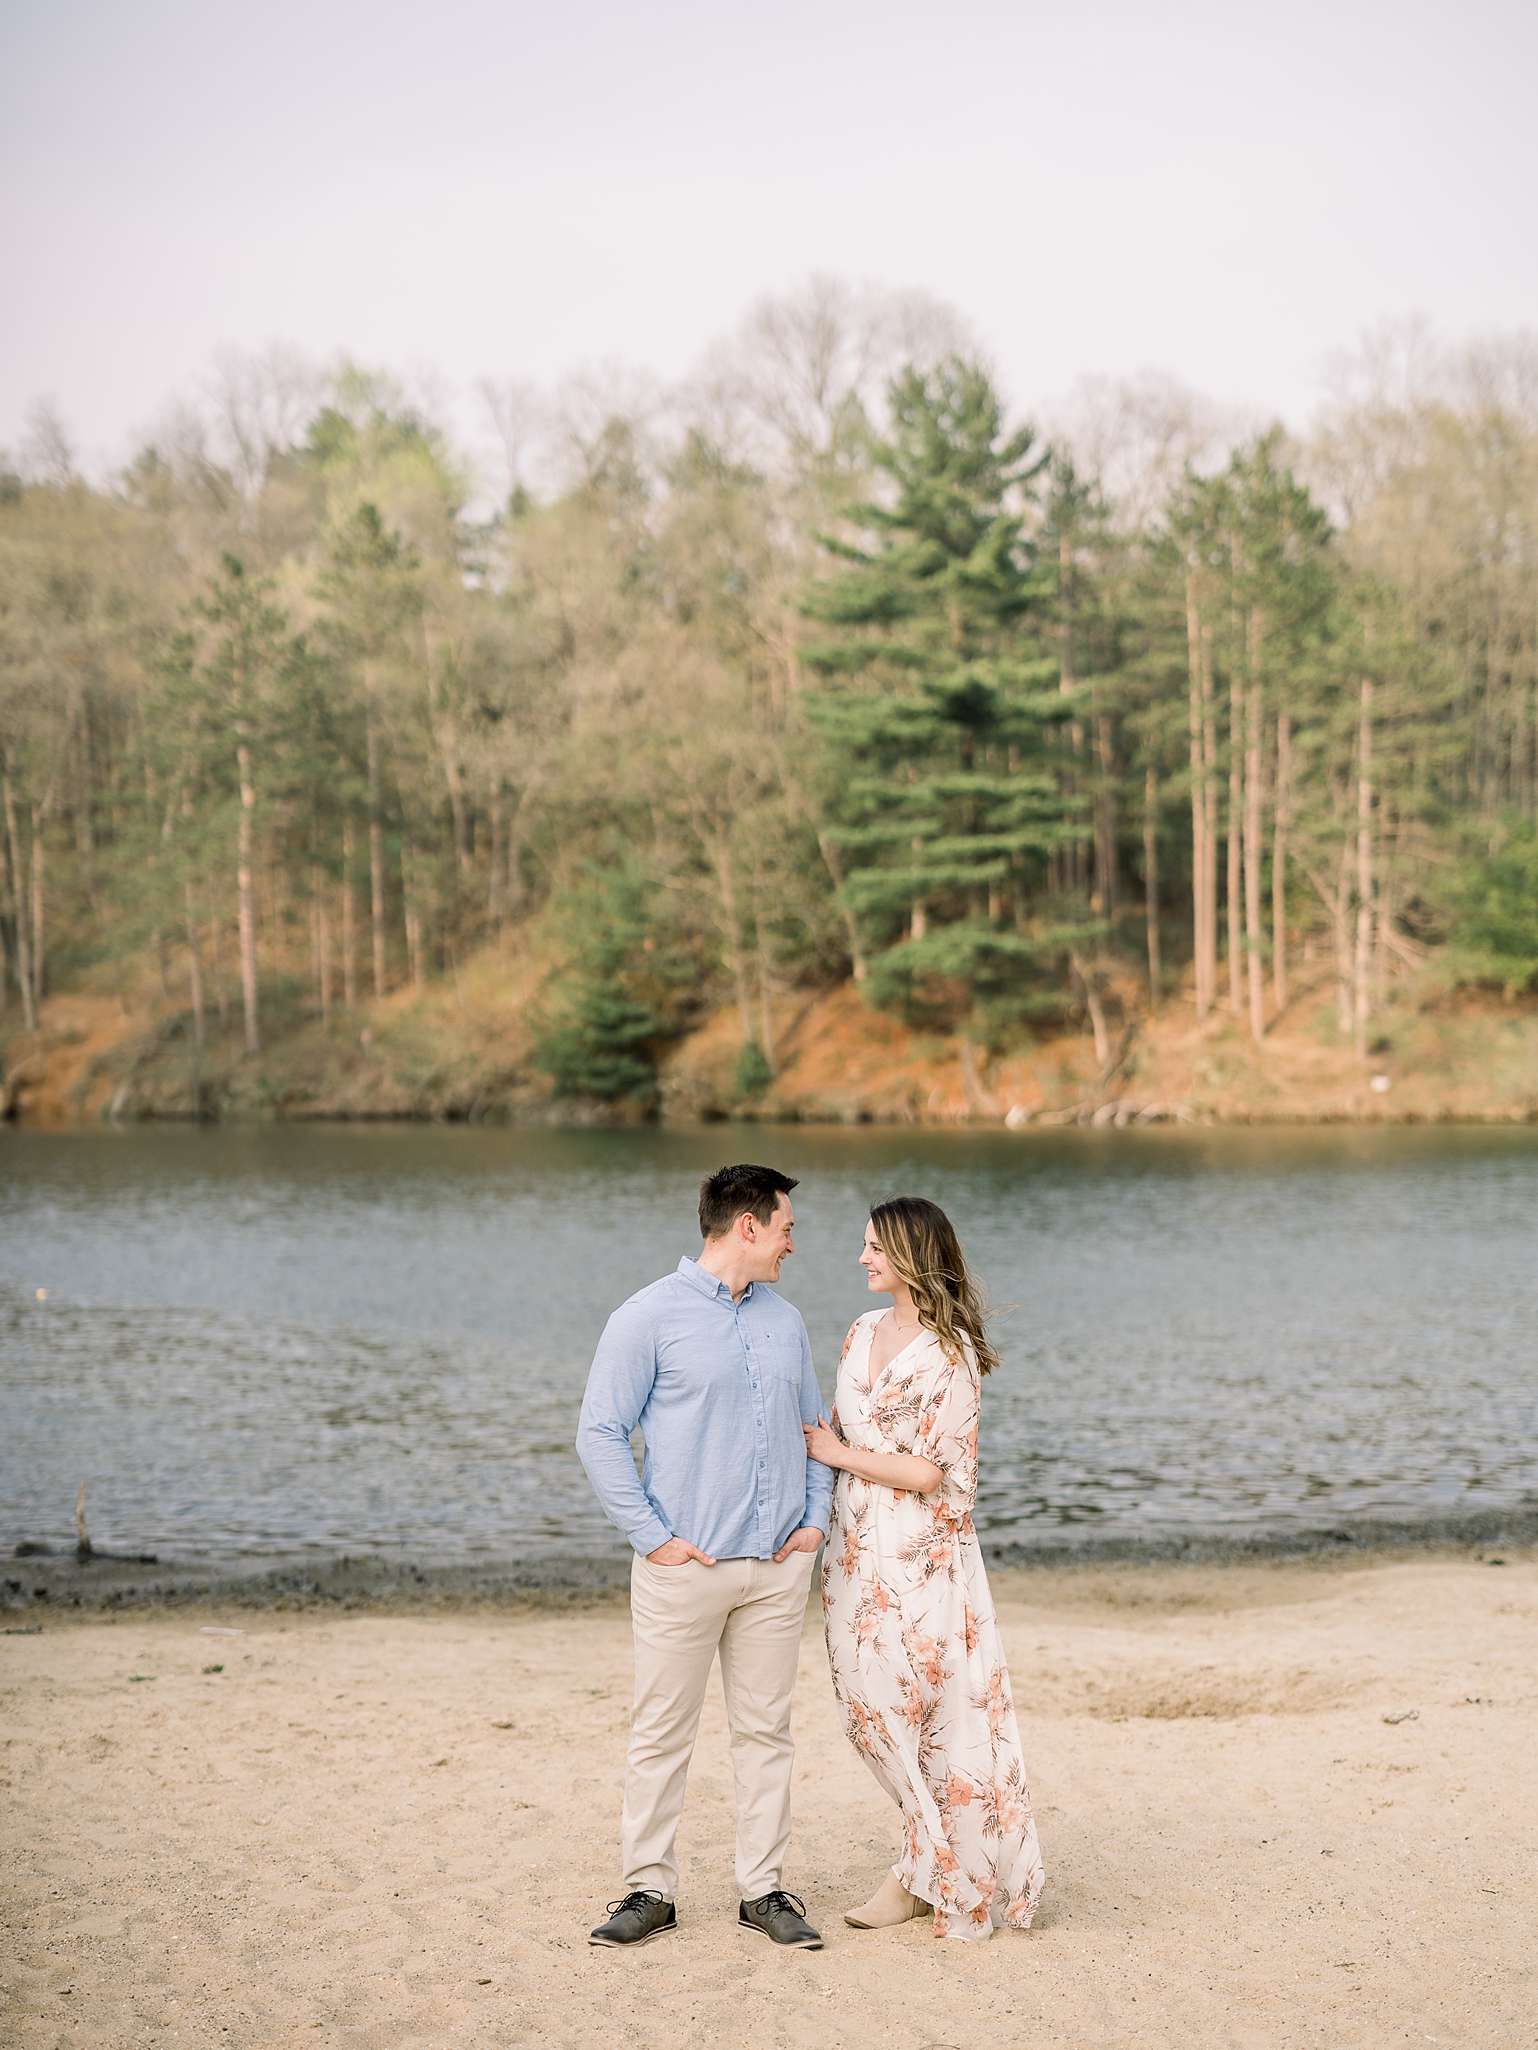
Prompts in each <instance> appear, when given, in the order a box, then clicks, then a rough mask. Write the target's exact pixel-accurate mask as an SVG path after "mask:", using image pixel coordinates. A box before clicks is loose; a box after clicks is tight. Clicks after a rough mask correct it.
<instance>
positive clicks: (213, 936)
mask: <svg viewBox="0 0 1538 2050" xmlns="http://www.w3.org/2000/svg"><path fill="white" fill-rule="evenodd" d="M203 880H204V886H205V888H207V890H208V911H209V919H208V944H209V951H210V954H211V956H212V959H213V970H214V1001H215V1002H216V1003H217V1005H218V1006H219V1030H220V1031H221V1032H228V1031H229V1029H230V993H229V991H228V990H227V989H226V988H225V986H224V957H223V955H222V953H221V952H220V948H219V899H218V896H217V895H216V894H215V892H214V890H213V888H212V886H211V885H210V884H209V882H208V878H207V876H205V877H204V879H203Z"/></svg>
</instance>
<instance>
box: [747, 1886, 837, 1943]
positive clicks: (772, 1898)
mask: <svg viewBox="0 0 1538 2050" xmlns="http://www.w3.org/2000/svg"><path fill="white" fill-rule="evenodd" d="M737 1926H738V1927H739V1928H741V1929H756V1930H757V1931H758V1932H759V1934H760V1935H761V1936H767V1937H768V1938H769V1940H770V1941H771V1942H772V1943H788V1944H791V1945H793V1946H794V1947H795V1948H796V1949H798V1950H821V1949H822V1938H821V1937H820V1936H819V1935H818V1933H817V1931H816V1930H815V1929H814V1928H813V1927H812V1925H811V1923H810V1922H809V1921H808V1920H807V1919H806V1902H805V1901H803V1900H797V1898H796V1896H795V1895H794V1894H793V1893H782V1892H781V1890H780V1888H779V1887H776V1888H775V1889H774V1892H773V1893H766V1894H765V1895H764V1897H763V1899H762V1900H757V1901H743V1902H742V1903H741V1905H740V1906H739V1907H738V1909H737Z"/></svg>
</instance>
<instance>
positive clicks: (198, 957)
mask: <svg viewBox="0 0 1538 2050" xmlns="http://www.w3.org/2000/svg"><path fill="white" fill-rule="evenodd" d="M186 898H187V973H188V978H189V980H190V982H191V984H192V1037H193V1043H194V1044H195V1045H197V1046H201V1045H202V1044H203V956H202V954H201V952H200V951H199V948H198V900H197V896H196V893H195V892H194V890H193V887H192V878H191V876H188V877H187V880H186Z"/></svg>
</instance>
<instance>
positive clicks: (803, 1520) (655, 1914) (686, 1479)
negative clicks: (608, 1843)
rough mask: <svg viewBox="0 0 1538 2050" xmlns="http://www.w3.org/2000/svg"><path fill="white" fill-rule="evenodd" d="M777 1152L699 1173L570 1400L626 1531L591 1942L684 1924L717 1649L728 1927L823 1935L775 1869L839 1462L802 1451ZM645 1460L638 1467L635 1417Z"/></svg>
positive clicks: (796, 1330)
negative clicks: (612, 1779) (597, 1917)
mask: <svg viewBox="0 0 1538 2050" xmlns="http://www.w3.org/2000/svg"><path fill="white" fill-rule="evenodd" d="M795 1186H796V1183H795V1181H794V1179H793V1178H792V1177H791V1176H790V1175H784V1174H781V1173H779V1172H778V1170H777V1169H775V1168H772V1167H723V1168H721V1169H720V1170H719V1171H718V1172H717V1173H715V1174H713V1175H707V1176H706V1178H705V1180H704V1181H703V1182H702V1183H701V1184H700V1231H701V1233H702V1234H703V1236H704V1240H705V1245H704V1250H703V1251H702V1252H701V1254H700V1257H699V1259H698V1260H690V1259H683V1260H680V1261H679V1263H678V1270H677V1272H676V1273H674V1274H670V1275H668V1276H667V1277H666V1278H665V1279H664V1280H662V1281H654V1282H653V1283H652V1285H651V1286H650V1288H643V1289H642V1290H641V1292H640V1294H639V1295H634V1296H632V1297H631V1298H630V1300H629V1302H628V1303H625V1304H624V1305H623V1306H622V1307H621V1308H620V1309H618V1310H616V1311H615V1313H614V1315H613V1316H612V1317H611V1318H610V1319H609V1322H608V1325H607V1327H606V1329H605V1331H604V1334H603V1337H602V1339H601V1340H600V1341H599V1346H598V1351H597V1354H596V1356H595V1357H594V1360H593V1369H592V1372H591V1373H590V1374H589V1376H588V1383H587V1393H586V1395H585V1396H584V1397H583V1401H582V1421H581V1423H580V1424H579V1426H578V1429H577V1451H578V1453H579V1454H580V1455H581V1459H582V1464H583V1466H584V1467H585V1468H586V1469H587V1476H588V1479H589V1480H590V1481H591V1482H592V1484H593V1488H594V1491H595V1493H596V1494H597V1496H598V1499H599V1502H600V1503H601V1504H602V1506H603V1509H604V1513H605V1514H606V1515H607V1516H608V1517H609V1519H610V1520H611V1522H613V1523H615V1524H617V1525H618V1527H619V1528H620V1529H621V1530H622V1531H623V1532H624V1533H625V1535H626V1537H628V1538H629V1540H630V1542H631V1545H632V1546H633V1547H634V1550H635V1558H634V1559H633V1560H632V1562H631V1570H630V1619H631V1626H632V1629H633V1632H634V1636H635V1708H634V1711H633V1712H632V1715H631V1722H630V1750H629V1755H628V1757H627V1759H626V1764H625V1806H624V1814H623V1817H622V1820H621V1824H620V1851H621V1859H622V1862H623V1867H624V1898H623V1899H622V1900H621V1901H619V1902H617V1903H611V1907H610V1912H609V1919H608V1920H607V1921H606V1922H604V1923H603V1924H602V1925H601V1926H600V1927H599V1928H597V1929H595V1930H594V1931H593V1933H592V1935H591V1937H590V1938H589V1941H590V1942H592V1943H596V1944H602V1945H606V1946H616V1945H622V1944H631V1943H649V1942H650V1941H651V1940H652V1939H653V1938H654V1937H657V1936H665V1935H666V1934H668V1932H669V1931H670V1930H673V1929H676V1928H677V1927H678V1915H677V1909H676V1907H675V1905H674V1896H675V1894H676V1892H677V1888H678V1861H677V1859H676V1857H675V1856H674V1851H673V1843H674V1838H675V1837H676V1836H677V1833H678V1821H679V1817H680V1815H681V1814H682V1813H683V1805H684V1786H685V1782H686V1781H687V1779H688V1774H689V1758H690V1755H691V1753H692V1752H693V1750H694V1738H695V1732H696V1731H697V1730H698V1728H699V1722H700V1710H701V1708H702V1707H703V1705H704V1700H705V1684H706V1681H707V1680H708V1679H709V1677H710V1662H711V1658H712V1656H713V1655H714V1654H716V1653H717V1652H719V1654H720V1658H721V1688H722V1692H723V1693H724V1695H725V1697H726V1715H727V1721H728V1723H729V1724H730V1726H731V1737H732V1769H733V1778H734V1780H735V1782H736V1788H737V1890H738V1892H739V1894H740V1895H741V1897H742V1898H741V1902H740V1905H739V1907H738V1911H737V1920H738V1924H739V1926H740V1927H741V1928H744V1929H751V1930H756V1931H758V1932H759V1933H760V1934H762V1935H765V1936H767V1937H769V1938H770V1939H771V1940H772V1941H773V1942H775V1943H784V1944H792V1945H796V1946H799V1947H800V1948H802V1949H806V1950H820V1949H821V1948H822V1938H821V1937H820V1936H819V1935H818V1933H817V1931H816V1930H815V1929H814V1928H812V1926H811V1924H810V1923H809V1922H808V1921H807V1919H806V1909H805V1904H804V1903H803V1902H801V1901H799V1900H797V1899H796V1897H795V1896H794V1895H793V1894H788V1893H786V1892H785V1891H784V1890H783V1888H782V1887H781V1884H780V1882H781V1879H782V1878H783V1876H784V1873H783V1866H784V1860H785V1851H786V1847H787V1845H788V1844H789V1842H790V1774H791V1766H792V1763H793V1761H794V1756H795V1750H794V1746H793V1744H792V1742H791V1736H790V1700H791V1693H792V1690H793V1689H794V1687H795V1682H796V1660H797V1654H798V1652H799V1650H800V1645H801V1624H802V1619H803V1617H804V1615H805V1612H806V1598H807V1589H808V1587H809V1585H810V1583H811V1577H812V1562H813V1559H814V1558H815V1555H816V1552H817V1547H818V1546H819V1544H821V1542H822V1540H823V1537H824V1535H825V1533H826V1531H827V1528H828V1511H829V1507H830V1504H831V1501H832V1493H833V1476H832V1473H831V1472H830V1471H829V1469H828V1468H827V1467H825V1466H821V1465H818V1464H816V1463H815V1462H810V1461H808V1459H807V1457H806V1440H805V1438H804V1436H803V1435H802V1428H801V1427H802V1425H803V1424H814V1423H816V1422H817V1420H818V1417H819V1415H820V1414H821V1407H822V1401H821V1395H820V1392H819V1390H818V1386H817V1376H816V1373H815V1372H814V1370H813V1367H812V1348H811V1345H810V1343H809V1341H808V1339H807V1335H806V1326H805V1324H803V1323H802V1321H801V1313H800V1312H799V1311H798V1310H795V1309H793V1308H792V1307H791V1305H790V1304H789V1303H787V1302H784V1301H782V1300H781V1298H780V1297H779V1296H777V1295H776V1294H775V1293H774V1291H773V1289H772V1288H770V1287H769V1283H770V1282H772V1281H777V1280H778V1279H779V1274H780V1268H781V1267H782V1266H783V1265H784V1263H785V1260H786V1259H787V1257H788V1256H789V1255H790V1254H791V1253H793V1252H794V1251H795V1246H794V1244H793V1243H792V1239H791V1233H792V1230H793V1229H794V1226H795V1217H794V1214H793V1212H792V1210H791V1203H790V1192H791V1190H792V1189H793V1188H795ZM637 1424H639V1425H640V1427H641V1430H642V1433H643V1435H644V1437H645V1440H646V1459H645V1464H644V1465H643V1467H642V1470H641V1474H640V1477H639V1479H638V1478H637V1476H636V1469H635V1460H634V1458H633V1457H632V1455H631V1450H630V1434H631V1432H632V1431H633V1430H634V1429H635V1427H636V1425H637Z"/></svg>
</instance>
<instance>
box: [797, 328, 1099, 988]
mask: <svg viewBox="0 0 1538 2050" xmlns="http://www.w3.org/2000/svg"><path fill="white" fill-rule="evenodd" d="M890 409H891V420H892V427H891V432H890V434H889V436H888V437H887V438H886V439H885V440H884V441H882V442H879V443H878V444H877V446H876V448H875V451H874V470H875V474H876V478H877V482H878V489H879V491H880V495H879V496H878V498H877V499H876V500H875V501H874V502H871V503H867V504H863V505H860V506H856V507H854V508H853V509H852V510H851V512H850V514H849V521H850V524H851V525H852V526H853V527H854V528H855V529H856V530H858V531H859V532H860V533H861V535H862V537H863V545H862V543H861V542H851V541H847V540H840V539H829V540H826V541H825V543H824V545H825V547H826V548H827V549H828V551H829V553H830V554H831V555H832V556H833V557H834V558H835V560H836V561H837V562H838V563H839V564H840V565H841V567H840V569H839V570H838V571H837V572H836V573H835V574H834V575H832V576H830V577H826V578H824V579H822V580H820V581H818V582H816V583H814V584H813V585H812V586H811V588H810V589H809V591H808V592H807V594H806V597H805V600H804V611H805V612H806V614H807V615H808V616H809V617H810V618H813V619H815V620H818V621H820V622H821V623H822V624H823V625H824V627H825V628H829V629H833V630H834V631H833V632H831V633H830V634H829V635H828V637H827V638H825V639H823V640H821V641H819V642H816V643H814V644H812V645H811V646H809V647H807V648H805V649H803V650H802V660H803V662H804V664H805V666H806V667H807V668H808V669H809V670H811V671H812V672H813V673H814V674H815V675H816V676H817V677H818V678H819V679H820V687H819V688H817V689H815V690H813V691H811V692H809V693H808V695H807V698H806V701H805V709H806V712H807V716H808V719H809V721H810V723H811V725H812V727H813V729H814V731H815V733H816V735H817V736H818V739H819V740H820V743H821V748H822V761H821V769H822V775H823V780H824V785H825V788H826V789H827V791H828V805H827V809H828V811H829V813H830V815H831V819H832V823H831V825H830V827H829V833H830V837H831V838H832V839H834V840H835V842H836V843H838V844H839V845H840V846H841V847H842V849H843V851H844V865H845V882H844V893H845V896H846V900H847V902H848V904H849V906H850V908H851V910H852V911H853V913H854V915H855V916H856V918H857V919H858V921H859V923H860V928H861V932H862V936H863V937H864V938H865V939H866V941H867V943H868V945H869V946H870V947H871V948H872V950H875V949H881V950H882V951H880V952H877V953H874V958H873V959H872V960H871V964H870V975H869V980H868V983H867V988H868V992H869V994H870V995H871V997H872V999H873V1000H874V1001H876V1002H878V1003H884V1004H888V1005H893V1006H897V1007H900V1008H903V1009H905V1010H907V1011H909V1012H910V1013H912V1014H914V1015H919V1014H922V1013H924V1012H926V1011H930V1012H939V1011H944V1010H946V1009H947V1008H950V1009H952V1010H954V1008H955V1005H956V1003H957V1001H958V995H957V988H958V986H960V985H965V986H967V987H969V988H970V989H973V990H975V991H976V992H977V993H978V995H979V997H980V999H981V1001H982V1008H983V1009H984V1011H985V1012H996V1011H997V1010H998V1009H999V1007H1000V1006H1001V1005H1002V1006H1004V1007H1005V1008H1008V1006H1009V1004H1010V1002H1011V1000H1012V999H1016V998H1017V999H1019V1000H1021V1001H1023V1000H1024V990H1025V986H1026V984H1027V983H1028V981H1029V979H1030V976H1031V972H1032V971H1033V970H1034V969H1035V968H1036V967H1037V966H1038V964H1039V963H1040V962H1041V960H1042V957H1043V956H1044V955H1050V954H1053V953H1060V952H1061V951H1062V945H1063V942H1062V935H1061V934H1057V933H1042V932H1039V931H1033V929H1032V921H1031V919H1030V916H1029V908H1028V907H1029V904H1030V899H1031V894H1032V891H1033V887H1034V886H1035V885H1036V884H1037V883H1038V882H1039V880H1040V878H1041V874H1042V870H1043V864H1044V861H1045V857H1046V856H1047V855H1048V853H1049V852H1050V851H1051V850H1052V849H1053V848H1054V847H1056V846H1057V845H1058V844H1059V843H1060V842H1061V840H1062V838H1063V836H1064V833H1065V830H1066V824H1065V804H1064V799H1063V796H1062V794H1061V790H1060V785H1059V779H1058V776H1057V773H1056V765H1055V763H1054V761H1053V760H1052V758H1051V757H1050V756H1049V754H1048V753H1047V750H1046V748H1045V746H1044V740H1043V736H1044V734H1045V732H1046V731H1047V730H1048V729H1049V727H1050V726H1051V725H1053V724H1054V723H1056V722H1059V721H1061V720H1062V719H1063V718H1064V717H1065V716H1066V713H1067V708H1066V707H1065V705H1064V703H1063V701H1062V699H1061V697H1060V694H1058V693H1057V692H1055V691H1054V690H1052V688H1051V687H1052V686H1053V685H1054V684H1055V683H1056V681H1057V677H1058V661H1057V658H1056V656H1055V655H1053V654H1051V653H1048V652H1046V651H1044V649H1043V647H1042V644H1041V637H1040V634H1039V632H1038V630H1037V627H1036V621H1035V615H1036V614H1037V613H1038V612H1039V610H1040V608H1041V605H1042V600H1043V597H1044V594H1045V591H1046V588H1047V580H1046V579H1045V578H1044V577H1043V575H1042V573H1041V571H1040V568H1039V566H1038V564H1037V562H1036V560H1035V555H1034V551H1033V550H1032V548H1031V546H1030V544H1029V542H1028V541H1027V539H1026V536H1025V532H1024V523H1025V513H1026V509H1027V506H1028V503H1029V500H1030V497H1031V495H1032V493H1033V491H1034V488H1035V479H1036V478H1037V476H1038V475H1039V473H1040V471H1041V468H1042V465H1043V461H1044V458H1043V457H1042V456H1041V455H1039V454H1038V453H1036V452H1035V450H1034V437H1033V435H1032V434H1031V432H1030V431H1029V430H1028V429H1022V430H1020V431H1017V432H1015V433H1009V432H1007V431H1006V428H1005V424H1004V416H1003V407H1002V404H1001V402H1000V400H999V397H998V395H997V393H996V392H995V391H994V389H993V387H992V385H991V383H990V382H989V379H988V378H987V376H986V374H985V373H984V372H983V371H982V370H980V369H979V368H977V367H976V366H975V365H971V364H967V363H963V362H961V361H959V360H956V359H951V360H948V361H946V362H945V363H942V364H941V365H940V366H939V367H938V368H937V369H935V370H934V371H932V372H929V373H921V372H919V371H917V370H911V369H910V370H908V371H905V372H904V373H903V374H902V375H901V376H900V377H898V378H897V379H896V380H895V381H894V382H893V385H892V387H891V392H890ZM947 986H949V987H947Z"/></svg>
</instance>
